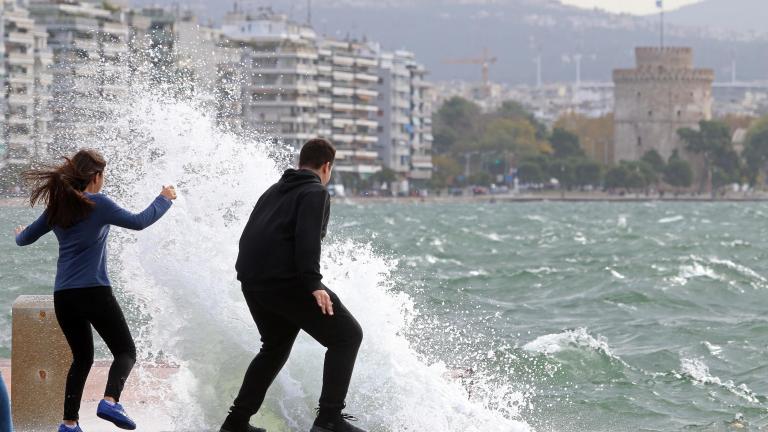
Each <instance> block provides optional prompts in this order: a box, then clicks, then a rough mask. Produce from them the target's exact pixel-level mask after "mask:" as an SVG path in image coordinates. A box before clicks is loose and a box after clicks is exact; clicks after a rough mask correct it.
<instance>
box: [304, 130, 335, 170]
mask: <svg viewBox="0 0 768 432" xmlns="http://www.w3.org/2000/svg"><path fill="white" fill-rule="evenodd" d="M335 158H336V148H335V147H334V146H333V144H331V142H330V141H328V140H327V139H325V138H315V139H311V140H309V141H307V142H306V143H305V144H304V146H303V147H301V153H299V167H302V168H312V169H319V168H320V167H322V166H323V165H325V164H326V163H329V162H330V164H331V165H333V160H334V159H335Z"/></svg>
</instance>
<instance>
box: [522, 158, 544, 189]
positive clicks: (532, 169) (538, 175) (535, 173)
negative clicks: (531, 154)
mask: <svg viewBox="0 0 768 432" xmlns="http://www.w3.org/2000/svg"><path fill="white" fill-rule="evenodd" d="M517 178H518V179H520V182H521V183H525V184H541V183H546V181H547V176H546V174H545V173H544V170H542V169H541V166H539V164H537V163H534V162H530V161H529V162H523V163H522V164H520V166H519V167H518V168H517Z"/></svg>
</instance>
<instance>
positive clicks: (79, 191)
mask: <svg viewBox="0 0 768 432" xmlns="http://www.w3.org/2000/svg"><path fill="white" fill-rule="evenodd" d="M106 166H107V162H106V161H105V160H104V157H103V156H101V154H99V152H97V151H96V150H80V151H78V152H77V153H76V154H75V155H74V156H72V157H71V158H68V157H64V163H62V164H61V165H58V166H48V167H45V168H41V169H32V170H29V171H25V172H24V173H23V174H22V175H23V177H24V179H25V180H26V181H27V182H29V183H30V185H31V186H32V194H31V195H30V197H29V202H30V204H31V205H32V206H34V205H35V204H37V203H38V202H41V203H45V205H46V209H45V213H46V220H47V222H48V225H49V226H51V227H53V226H58V227H61V228H69V227H71V226H72V225H74V224H76V223H77V222H79V221H81V220H83V219H85V218H86V217H87V216H88V215H89V214H90V213H91V211H93V206H94V203H93V201H91V200H90V199H89V198H88V196H86V195H85V193H83V192H84V191H85V189H86V188H87V187H88V184H89V183H90V182H91V180H93V178H94V177H95V176H96V175H98V174H100V173H103V172H104V167H106Z"/></svg>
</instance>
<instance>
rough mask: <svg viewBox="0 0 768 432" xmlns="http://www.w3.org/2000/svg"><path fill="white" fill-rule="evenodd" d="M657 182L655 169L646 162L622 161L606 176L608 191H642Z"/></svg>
mask: <svg viewBox="0 0 768 432" xmlns="http://www.w3.org/2000/svg"><path fill="white" fill-rule="evenodd" d="M656 181H657V177H656V174H655V173H654V172H653V168H651V166H650V165H648V164H647V163H646V162H643V161H637V162H627V161H621V162H620V163H619V165H618V166H615V167H613V168H611V169H610V170H608V172H607V173H606V174H605V188H606V189H627V190H641V189H648V187H649V186H650V185H651V184H653V183H655V182H656Z"/></svg>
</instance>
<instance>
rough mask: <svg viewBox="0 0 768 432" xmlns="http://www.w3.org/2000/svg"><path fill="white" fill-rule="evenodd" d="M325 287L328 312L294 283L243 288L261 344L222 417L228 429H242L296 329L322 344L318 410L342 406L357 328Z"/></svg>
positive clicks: (360, 334) (282, 362)
mask: <svg viewBox="0 0 768 432" xmlns="http://www.w3.org/2000/svg"><path fill="white" fill-rule="evenodd" d="M327 291H328V294H330V296H331V300H332V301H333V312H334V315H333V316H328V315H323V314H322V312H321V310H320V307H319V306H318V305H317V303H316V302H315V298H314V297H313V296H312V295H311V294H309V293H306V292H304V291H300V290H298V289H297V287H295V286H283V287H280V288H279V289H272V290H260V291H253V290H248V289H243V294H244V295H245V301H246V302H247V303H248V308H249V309H250V311H251V315H252V316H253V319H254V321H256V326H257V327H258V329H259V333H260V334H261V350H260V351H259V353H258V354H257V355H256V358H254V359H253V361H252V362H251V365H250V366H249V367H248V371H247V372H246V373H245V378H244V380H243V386H242V388H241V389H240V393H239V394H238V396H237V399H235V402H234V405H233V406H232V408H231V409H230V414H229V417H227V420H226V422H225V425H226V426H228V427H229V428H230V429H231V430H232V431H233V432H234V431H237V430H240V429H242V430H245V428H246V425H247V424H248V421H249V419H250V418H251V416H252V415H254V414H255V413H256V412H257V411H258V410H259V408H260V407H261V404H262V403H263V402H264V396H265V394H266V392H267V389H268V388H269V386H270V385H271V384H272V381H274V379H275V377H276V376H277V373H278V372H280V369H282V368H283V365H285V362H286V361H287V360H288V355H289V354H290V352H291V348H292V347H293V342H294V340H295V339H296V336H297V335H298V334H299V330H304V331H305V332H307V333H308V334H309V335H310V336H312V337H313V338H314V339H315V340H317V341H318V342H320V344H322V345H323V346H324V347H326V348H328V351H327V352H326V354H325V365H324V367H323V390H322V392H321V395H320V410H321V412H322V411H326V412H333V411H337V412H339V411H341V409H342V408H344V399H345V398H346V396H347V390H348V389H349V382H350V379H351V378H352V370H353V369H354V366H355V359H356V358H357V351H358V349H359V348H360V343H361V342H362V339H363V330H362V329H361V328H360V324H358V323H357V321H356V320H355V318H354V317H353V316H352V314H351V313H349V311H348V310H347V308H345V307H344V305H343V304H342V303H341V300H339V297H338V296H336V294H334V293H333V292H331V291H330V290H327Z"/></svg>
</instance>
